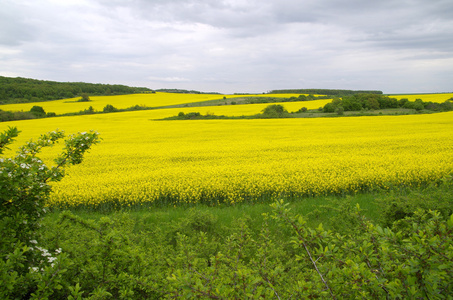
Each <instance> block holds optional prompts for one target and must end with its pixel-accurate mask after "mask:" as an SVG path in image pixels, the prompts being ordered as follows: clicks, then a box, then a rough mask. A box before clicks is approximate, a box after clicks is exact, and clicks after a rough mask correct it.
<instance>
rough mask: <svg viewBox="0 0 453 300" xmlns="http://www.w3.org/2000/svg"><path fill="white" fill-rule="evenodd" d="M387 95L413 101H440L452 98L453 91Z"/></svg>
mask: <svg viewBox="0 0 453 300" xmlns="http://www.w3.org/2000/svg"><path fill="white" fill-rule="evenodd" d="M389 97H392V98H396V99H398V100H399V99H402V98H406V99H408V100H409V101H415V100H416V99H422V100H423V101H424V102H435V103H442V102H445V101H447V100H449V99H453V93H443V94H407V95H390V96H389Z"/></svg>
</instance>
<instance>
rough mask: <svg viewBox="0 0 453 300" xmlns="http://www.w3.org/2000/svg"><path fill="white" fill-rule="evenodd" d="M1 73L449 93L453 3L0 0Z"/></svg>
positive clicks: (206, 87)
mask: <svg viewBox="0 0 453 300" xmlns="http://www.w3.org/2000/svg"><path fill="white" fill-rule="evenodd" d="M0 75H2V76H11V77H17V76H20V77H26V78H35V79H42V80H54V81H84V82H92V83H111V84H115V83H117V84H125V85H131V86H145V87H149V88H152V89H158V88H183V89H194V90H200V91H206V92H207V91H216V92H222V93H233V92H258V93H261V92H266V91H269V90H272V89H286V88H331V89H356V90H357V89H373V90H382V91H383V92H384V93H417V92H452V91H453V1H452V0H376V1H374V0H373V1H372V0H28V1H25V0H0Z"/></svg>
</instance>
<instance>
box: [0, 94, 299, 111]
mask: <svg viewBox="0 0 453 300" xmlns="http://www.w3.org/2000/svg"><path fill="white" fill-rule="evenodd" d="M246 96H247V97H278V98H289V97H293V96H294V97H297V96H299V94H272V95H270V94H258V95H246ZM223 97H226V98H227V99H230V98H238V97H244V96H243V95H219V94H179V93H178V94H177V93H155V94H151V93H149V94H132V95H119V96H90V100H91V101H89V102H77V100H79V99H80V97H77V98H71V99H62V100H56V101H45V102H34V103H21V104H7V105H1V106H0V109H1V110H4V111H29V110H30V109H31V108H32V107H33V106H35V105H37V106H41V107H42V108H44V110H45V111H46V112H54V113H56V114H64V113H74V112H79V111H83V110H85V109H88V107H90V106H92V107H93V109H94V110H96V111H102V110H103V108H104V107H105V106H106V105H107V104H110V105H113V106H114V107H116V108H118V109H124V108H129V107H132V106H135V105H141V106H147V107H160V106H168V105H177V104H186V103H194V102H201V101H209V100H216V99H223Z"/></svg>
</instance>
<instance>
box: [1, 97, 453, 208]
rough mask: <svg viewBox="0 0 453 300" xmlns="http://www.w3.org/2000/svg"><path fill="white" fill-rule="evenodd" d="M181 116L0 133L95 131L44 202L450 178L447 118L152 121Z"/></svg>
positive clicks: (166, 200)
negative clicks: (91, 143)
mask: <svg viewBox="0 0 453 300" xmlns="http://www.w3.org/2000/svg"><path fill="white" fill-rule="evenodd" d="M285 104H286V103H285ZM230 107H234V106H230ZM205 109H206V110H210V109H211V108H207V107H206V108H205ZM216 109H217V108H216ZM222 109H223V107H222ZM225 109H226V107H225ZM180 110H181V109H179V108H177V109H173V110H171V109H168V110H162V111H160V112H159V111H158V110H155V111H135V112H123V113H112V114H100V115H84V116H75V117H61V118H47V119H38V120H29V121H16V122H7V123H0V129H1V130H2V131H3V130H4V129H5V128H6V127H7V126H17V127H18V128H19V130H21V131H22V134H21V135H20V136H19V138H18V143H17V145H20V144H22V143H23V142H24V141H26V140H28V139H29V138H32V137H37V136H39V135H40V134H41V133H44V132H47V131H51V130H54V129H56V128H60V129H64V130H65V131H66V132H67V133H74V132H77V131H88V130H90V129H94V130H97V131H98V132H100V134H101V137H102V138H103V141H102V143H101V144H99V145H96V146H95V147H94V148H93V149H92V150H91V152H90V153H88V155H87V156H86V159H85V161H84V162H83V163H82V164H81V165H77V166H73V167H71V168H70V169H69V170H68V171H67V176H66V177H65V178H64V179H63V180H62V181H61V182H58V183H54V184H53V186H54V192H53V193H52V195H51V198H50V202H49V205H51V206H52V205H56V206H63V207H64V206H87V207H98V208H102V207H112V206H118V205H119V206H122V207H129V206H142V205H148V204H151V205H154V204H156V205H180V204H192V203H206V204H209V205H216V204H218V203H223V202H225V203H238V202H243V201H249V202H253V201H261V200H269V199H272V198H276V197H292V196H312V195H322V194H342V193H348V192H352V193H354V192H360V191H367V190H373V189H376V188H383V189H387V188H390V187H392V186H399V185H409V186H417V185H421V184H425V183H428V182H432V181H435V180H438V179H440V178H442V177H443V176H445V175H446V174H452V172H453V112H447V113H437V114H427V115H407V116H379V117H343V118H315V119H265V120H264V119H254V120H248V119H240V120H187V121H155V120H153V119H155V118H156V116H158V115H159V114H160V116H162V115H163V114H164V115H165V114H167V115H176V114H177V113H178V111H180ZM163 111H166V112H163ZM213 111H214V109H213ZM200 112H201V113H204V112H203V111H200ZM214 112H216V114H217V112H220V111H214ZM219 114H224V113H223V112H220V113H219ZM225 114H226V113H225ZM13 146H14V145H13ZM56 152H58V148H55V149H50V150H49V151H46V152H45V153H43V155H42V157H43V158H45V159H46V160H49V159H50V157H52V155H53V154H55V153H56Z"/></svg>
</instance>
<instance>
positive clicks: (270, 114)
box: [262, 104, 288, 118]
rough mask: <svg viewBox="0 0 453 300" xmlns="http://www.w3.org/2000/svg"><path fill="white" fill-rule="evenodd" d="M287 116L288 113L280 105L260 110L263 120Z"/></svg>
mask: <svg viewBox="0 0 453 300" xmlns="http://www.w3.org/2000/svg"><path fill="white" fill-rule="evenodd" d="M286 115H288V111H287V110H286V109H285V108H284V107H283V105H280V104H272V105H269V106H267V107H266V108H265V109H263V110H262V116H263V117H265V118H282V117H285V116H286Z"/></svg>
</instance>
